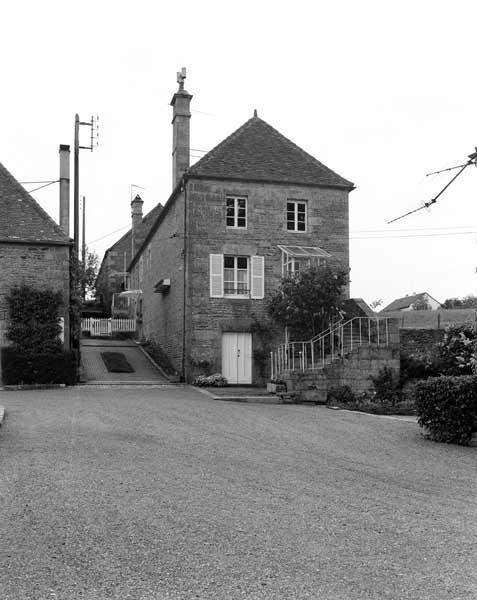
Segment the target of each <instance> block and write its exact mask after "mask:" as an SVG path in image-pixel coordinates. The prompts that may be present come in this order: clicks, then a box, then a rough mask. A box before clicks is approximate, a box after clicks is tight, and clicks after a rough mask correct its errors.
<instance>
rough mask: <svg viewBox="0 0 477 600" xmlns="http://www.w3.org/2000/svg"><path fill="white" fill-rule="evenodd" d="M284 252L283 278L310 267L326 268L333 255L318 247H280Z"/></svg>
mask: <svg viewBox="0 0 477 600" xmlns="http://www.w3.org/2000/svg"><path fill="white" fill-rule="evenodd" d="M278 248H279V249H280V250H281V251H282V277H290V276H291V275H294V274H295V273H298V272H299V271H301V270H303V269H307V268H309V267H324V266H326V263H327V260H328V259H329V258H331V254H330V253H329V252H326V250H322V249H321V248H318V247H316V246H278Z"/></svg>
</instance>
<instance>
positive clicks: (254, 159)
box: [186, 116, 354, 190]
mask: <svg viewBox="0 0 477 600" xmlns="http://www.w3.org/2000/svg"><path fill="white" fill-rule="evenodd" d="M186 176H193V177H203V178H217V179H240V180H243V179H244V180H249V181H268V182H277V183H296V184H302V185H317V186H331V187H340V188H346V189H350V190H351V189H353V188H354V185H353V184H352V183H351V182H350V181H348V180H346V179H344V178H343V177H341V176H340V175H338V174H337V173H335V172H334V171H332V170H331V169H328V167H325V165H323V164H322V163H320V162H319V161H318V160H316V158H314V157H313V156H311V155H310V154H308V153H307V152H305V151H304V150H302V149H301V148H299V147H298V146H297V145H296V144H294V143H293V142H291V141H290V140H289V139H288V138H286V137H285V136H284V135H282V134H281V133H280V132H278V131H277V130H276V129H274V128H273V127H271V126H270V125H269V124H268V123H266V122H265V121H263V120H262V119H259V118H258V117H255V116H254V117H252V118H251V119H249V120H248V121H247V122H246V123H244V124H243V125H242V126H241V127H239V129H237V130H236V131H235V132H234V133H232V134H231V135H230V136H229V137H227V138H226V139H225V140H223V141H222V142H221V143H220V144H218V145H217V146H216V147H215V148H214V149H213V150H211V151H210V152H208V153H207V154H206V155H205V156H203V157H202V158H201V159H200V160H199V161H198V162H196V163H195V164H194V165H193V166H192V167H191V168H190V169H189V170H188V171H187V174H186Z"/></svg>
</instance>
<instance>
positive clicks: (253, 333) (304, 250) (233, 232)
mask: <svg viewBox="0 0 477 600" xmlns="http://www.w3.org/2000/svg"><path fill="white" fill-rule="evenodd" d="M191 98H192V96H191V95H190V94H189V93H188V92H187V91H186V90H184V86H183V79H181V80H180V86H179V90H178V91H177V93H176V94H175V95H174V97H173V98H172V102H171V105H172V107H173V121H172V123H173V151H172V156H173V186H174V189H173V192H172V194H171V196H170V198H169V199H168V201H167V203H166V204H165V206H164V208H163V210H162V211H161V213H160V214H159V215H158V217H157V219H156V220H155V222H154V224H153V225H152V228H151V230H150V232H149V233H148V235H147V236H146V238H145V240H144V242H143V244H142V245H141V247H140V248H139V251H138V252H137V253H136V254H135V256H134V257H133V259H132V261H131V263H130V265H129V267H128V270H129V272H130V281H129V287H130V288H131V289H137V290H141V291H142V295H141V296H140V297H139V298H138V299H137V306H136V314H137V316H138V318H139V322H140V327H141V330H140V331H141V334H142V336H143V337H144V338H152V339H155V340H156V341H157V342H159V343H160V345H161V346H162V348H163V349H164V350H165V351H166V352H167V354H168V356H169V358H170V359H171V361H172V363H173V364H174V366H175V368H176V369H177V371H178V372H179V373H181V374H182V376H183V377H184V378H185V379H186V380H190V379H191V377H192V376H193V375H194V374H195V373H197V372H198V371H203V370H204V368H205V367H207V368H208V370H210V371H213V372H221V373H222V374H224V375H225V376H226V377H227V379H228V380H229V382H230V383H238V384H250V383H257V382H258V381H259V380H260V379H261V377H262V376H263V374H264V373H263V368H264V356H263V346H262V345H261V340H260V335H259V331H260V326H263V324H265V323H266V322H267V316H266V298H267V296H268V295H269V294H270V293H272V292H274V291H275V290H276V289H277V287H278V286H279V283H280V279H281V277H282V276H283V275H285V274H287V273H293V272H297V271H298V270H299V269H301V268H304V267H305V266H308V265H310V264H317V265H323V264H329V265H331V266H339V267H341V268H344V269H348V268H349V230H348V195H349V192H350V191H351V190H352V189H354V185H353V184H352V183H351V182H350V181H348V180H346V179H344V178H343V177H341V176H340V175H338V174H336V173H335V172H333V171H332V170H330V169H329V168H328V167H326V166H325V165H323V164H322V163H320V162H319V161H318V160H316V159H315V158H313V157H312V156H311V155H309V154H308V153H306V152H305V151H304V150H302V149H301V148H299V147H298V146H296V145H295V144H294V143H293V142H291V141H290V140H288V139H287V138H286V137H284V136H283V135H282V134H281V133H279V132H278V131H277V130H275V129H274V128H273V127H271V126H270V125H269V124H268V123H266V122H265V121H264V120H262V119H261V118H259V117H258V116H257V113H256V112H255V113H254V115H253V117H252V118H251V119H250V120H248V121H247V122H246V123H244V125H242V126H241V127H240V128H239V129H238V130H237V131H235V132H234V133H232V134H231V135H230V136H229V137H227V138H226V139H225V140H224V141H222V142H221V143H220V144H219V145H218V146H216V147H215V148H214V149H213V150H211V151H210V152H209V153H207V154H206V155H205V156H204V157H203V158H202V159H201V160H199V161H198V162H197V163H196V164H195V165H194V166H192V167H191V168H189V123H190V101H191ZM282 335H283V332H277V331H273V330H271V331H270V332H269V336H268V337H269V341H270V342H271V343H272V344H273V343H274V342H277V341H278V340H279V338H281V336H282ZM280 341H282V340H281V339H280ZM265 360H266V357H265Z"/></svg>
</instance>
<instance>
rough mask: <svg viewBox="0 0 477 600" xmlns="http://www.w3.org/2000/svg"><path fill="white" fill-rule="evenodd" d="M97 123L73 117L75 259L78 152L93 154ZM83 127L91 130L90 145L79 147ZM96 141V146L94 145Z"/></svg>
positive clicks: (77, 252)
mask: <svg viewBox="0 0 477 600" xmlns="http://www.w3.org/2000/svg"><path fill="white" fill-rule="evenodd" d="M98 121H99V117H97V116H96V117H91V120H90V121H80V118H79V115H78V114H76V115H75V144H74V170H75V181H74V197H73V203H74V211H73V212H74V227H73V239H74V247H75V253H76V257H77V258H78V257H79V151H80V150H91V152H93V150H94V148H95V146H97V145H98V141H97V140H98V137H99V134H98V129H99V126H98ZM81 125H84V126H86V127H89V128H90V129H91V134H90V145H89V146H80V143H79V131H80V126H81ZM95 141H96V144H95Z"/></svg>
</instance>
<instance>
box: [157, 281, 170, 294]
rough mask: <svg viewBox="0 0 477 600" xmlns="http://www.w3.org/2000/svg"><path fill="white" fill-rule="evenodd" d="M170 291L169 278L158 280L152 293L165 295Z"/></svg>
mask: <svg viewBox="0 0 477 600" xmlns="http://www.w3.org/2000/svg"><path fill="white" fill-rule="evenodd" d="M170 289H171V280H170V279H169V278H167V279H160V280H159V281H158V282H157V283H156V285H155V286H154V293H155V294H165V293H167V292H168V291H169V290H170Z"/></svg>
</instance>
